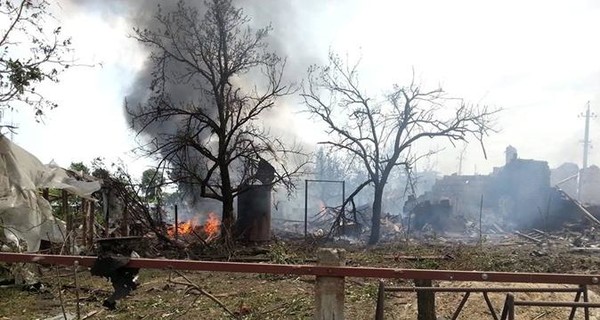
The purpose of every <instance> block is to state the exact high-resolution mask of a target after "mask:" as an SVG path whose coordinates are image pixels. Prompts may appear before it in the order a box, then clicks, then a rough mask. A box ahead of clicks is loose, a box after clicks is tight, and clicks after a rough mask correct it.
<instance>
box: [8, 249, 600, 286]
mask: <svg viewBox="0 0 600 320" xmlns="http://www.w3.org/2000/svg"><path fill="white" fill-rule="evenodd" d="M95 260H96V257H91V256H67V255H46V254H30V253H29V254H28V253H8V252H1V253H0V261H2V262H33V263H41V264H58V265H73V263H74V262H75V261H78V262H79V265H80V266H85V267H91V266H92V265H93V264H94V261H95ZM127 266H128V267H132V268H144V269H177V270H197V271H216V272H238V273H267V274H290V275H312V276H330V277H356V278H383V279H429V280H441V281H481V282H524V283H556V284H598V279H600V275H590V274H557V273H510V272H482V271H454V270H422V269H391V268H375V267H336V266H315V265H286V264H269V263H241V262H218V261H194V260H167V259H145V258H131V259H130V261H129V263H128V264H127Z"/></svg>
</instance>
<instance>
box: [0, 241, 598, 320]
mask: <svg viewBox="0 0 600 320" xmlns="http://www.w3.org/2000/svg"><path fill="white" fill-rule="evenodd" d="M332 246H335V247H344V248H345V249H346V250H347V265H350V266H380V267H393V268H421V269H452V270H486V271H509V272H516V271H520V272H557V273H563V272H564V273H586V274H590V273H594V274H598V273H600V270H599V268H600V264H599V262H600V255H599V256H595V255H594V254H593V253H573V252H570V251H569V250H568V248H563V247H544V246H539V245H533V244H528V243H519V242H515V243H512V244H511V245H499V244H491V243H489V244H483V246H478V245H465V244H456V243H452V244H449V243H436V244H423V243H419V244H417V243H407V242H395V243H385V244H381V245H378V246H376V247H365V246H361V245H349V244H347V243H337V244H333V245H332ZM317 247H318V246H317V245H314V246H306V245H304V244H302V243H293V242H281V241H279V242H274V243H272V244H270V245H267V246H264V250H263V252H264V253H262V254H261V255H260V257H259V258H264V259H268V260H269V261H271V262H274V263H302V264H311V263H312V261H314V252H315V250H316V248H317ZM418 256H428V257H429V258H423V259H406V257H418ZM442 257H445V258H444V259H442ZM253 258H257V257H256V256H253ZM32 269H39V271H40V272H41V275H42V276H41V278H40V279H41V281H42V283H43V284H44V288H42V290H37V291H35V290H32V291H25V290H23V289H22V288H21V287H16V286H10V285H8V286H7V285H5V286H1V287H0V319H17V320H18V319H52V317H55V316H61V315H62V314H63V311H62V310H63V308H64V310H65V313H66V314H68V315H75V314H76V305H77V303H76V302H77V296H76V290H75V287H76V286H75V283H74V270H73V269H72V268H62V267H61V268H46V267H44V268H38V267H35V268H32ZM183 275H184V276H185V277H186V278H187V279H189V280H190V281H191V282H192V283H194V284H195V285H196V286H197V287H199V288H201V289H203V290H205V291H206V292H208V293H210V294H211V295H212V296H213V297H214V298H215V299H216V300H218V302H219V303H220V304H222V305H223V306H224V307H225V308H227V309H228V310H229V311H230V312H231V313H233V314H234V316H235V317H237V318H239V319H311V318H312V311H313V291H314V278H313V277H297V276H276V275H253V274H232V273H210V272H189V271H188V272H184V273H183ZM139 277H140V283H141V285H140V287H139V288H138V289H137V290H135V291H134V292H133V293H132V294H131V295H130V296H128V297H126V298H124V299H122V300H119V301H118V302H117V308H116V310H114V311H111V310H107V309H105V308H103V307H102V302H103V301H104V299H106V298H107V297H108V296H109V295H110V293H111V292H112V286H111V284H110V283H109V282H107V281H106V280H105V279H102V278H98V277H92V276H90V274H89V272H88V271H87V270H80V271H79V272H78V273H77V282H78V283H77V286H78V287H79V308H80V314H81V316H82V318H85V319H185V318H189V319H231V318H234V316H231V315H229V314H228V313H227V311H225V309H224V308H223V307H222V306H220V305H219V304H218V303H217V302H215V301H214V300H212V299H210V298H208V297H207V296H206V295H202V294H198V291H197V290H190V289H189V288H190V287H189V286H186V285H183V284H181V283H185V282H186V281H187V280H185V279H184V278H182V277H181V276H180V275H178V274H176V273H175V272H171V271H168V270H141V271H140V274H139ZM386 283H387V284H389V285H396V286H411V285H412V283H411V282H409V281H399V280H386ZM434 285H436V286H464V287H469V286H483V285H485V286H520V287H523V286H528V287H547V286H552V287H556V286H557V285H541V284H491V283H465V282H462V283H461V282H454V283H450V282H434ZM377 286H378V279H361V278H348V279H346V318H347V319H373V317H374V314H375V305H376V297H377ZM590 291H591V292H590V301H592V302H600V297H599V296H598V295H597V294H596V292H598V291H599V289H598V288H597V287H590ZM462 295H463V294H462V293H440V294H437V295H436V306H437V313H438V316H440V317H447V318H449V317H450V316H451V315H452V313H453V312H454V309H455V308H456V306H457V305H458V303H459V302H460V300H461V297H462ZM516 297H517V299H523V300H528V299H531V300H562V301H572V300H573V298H574V293H553V294H549V293H547V294H516ZM504 298H505V295H503V294H492V293H491V294H490V299H491V300H492V303H493V305H494V307H495V309H496V312H498V313H500V310H501V308H502V304H503V301H504ZM568 312H569V310H568V309H560V308H533V307H531V308H529V307H520V308H517V318H518V319H531V320H533V319H566V318H567V317H568ZM591 315H592V319H600V310H598V311H596V310H592V313H591ZM385 318H386V319H416V298H415V294H414V293H387V294H386V300H385ZM491 318H492V317H491V314H490V312H489V310H488V309H487V307H486V305H485V303H484V300H483V297H482V295H481V294H475V293H474V294H472V295H471V297H470V299H469V301H468V302H467V304H466V305H465V307H464V309H463V312H462V314H461V317H459V319H491ZM57 319H58V318H57ZM60 319H62V316H61V317H60ZM576 319H583V312H582V310H580V311H578V312H577V317H576Z"/></svg>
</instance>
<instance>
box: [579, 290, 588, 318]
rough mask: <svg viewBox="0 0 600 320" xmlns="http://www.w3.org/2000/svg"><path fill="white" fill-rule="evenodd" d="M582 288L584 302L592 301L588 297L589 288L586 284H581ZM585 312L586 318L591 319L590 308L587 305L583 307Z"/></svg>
mask: <svg viewBox="0 0 600 320" xmlns="http://www.w3.org/2000/svg"><path fill="white" fill-rule="evenodd" d="M581 289H582V290H583V302H590V301H589V298H588V290H587V286H586V285H584V284H583V285H581ZM583 314H584V316H583V317H584V319H585V320H590V308H588V307H587V306H585V307H583Z"/></svg>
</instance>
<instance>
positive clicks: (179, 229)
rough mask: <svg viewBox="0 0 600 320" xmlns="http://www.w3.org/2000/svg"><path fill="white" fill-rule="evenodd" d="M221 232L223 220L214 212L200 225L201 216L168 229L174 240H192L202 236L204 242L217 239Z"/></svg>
mask: <svg viewBox="0 0 600 320" xmlns="http://www.w3.org/2000/svg"><path fill="white" fill-rule="evenodd" d="M220 230H221V220H219V218H218V217H217V214H216V213H214V212H209V213H208V215H207V218H206V220H205V221H204V223H203V224H202V223H200V216H195V217H193V218H191V219H190V220H188V221H184V222H180V223H178V224H177V225H171V226H169V227H168V228H167V234H168V235H169V237H171V238H172V239H177V238H178V237H182V238H184V239H186V238H187V239H191V238H193V237H196V236H201V237H202V239H204V241H211V240H213V239H216V238H217V237H218V236H219V234H220Z"/></svg>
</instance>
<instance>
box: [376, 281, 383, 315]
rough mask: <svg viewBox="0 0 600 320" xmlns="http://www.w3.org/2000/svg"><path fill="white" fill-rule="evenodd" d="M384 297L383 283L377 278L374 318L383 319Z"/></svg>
mask: <svg viewBox="0 0 600 320" xmlns="http://www.w3.org/2000/svg"><path fill="white" fill-rule="evenodd" d="M384 299H385V284H384V283H383V280H379V289H378V290H377V308H376V309H375V320H383V309H384V307H383V306H384V303H383V300H384Z"/></svg>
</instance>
